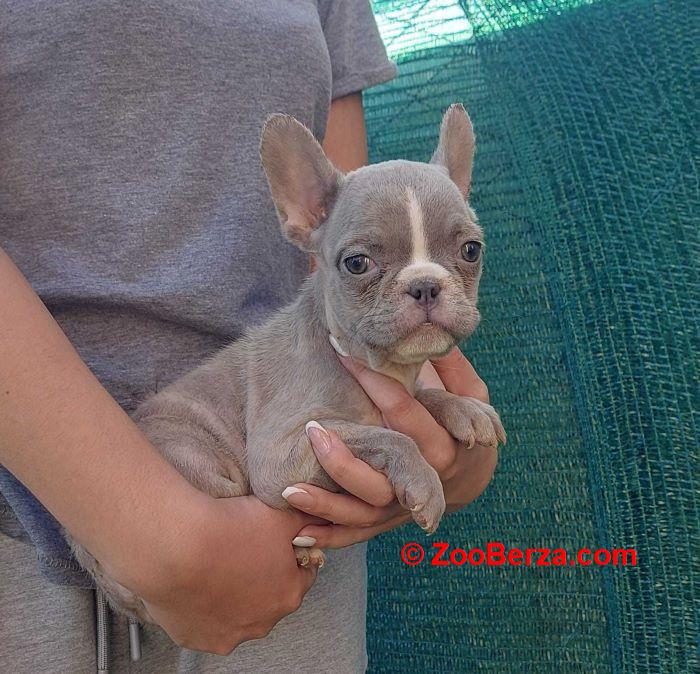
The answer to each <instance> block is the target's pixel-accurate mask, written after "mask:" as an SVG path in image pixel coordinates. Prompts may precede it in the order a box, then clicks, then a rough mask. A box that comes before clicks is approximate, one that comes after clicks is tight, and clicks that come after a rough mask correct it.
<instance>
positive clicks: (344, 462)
mask: <svg viewBox="0 0 700 674" xmlns="http://www.w3.org/2000/svg"><path fill="white" fill-rule="evenodd" d="M306 433H307V435H308V436H309V440H310V441H311V446H312V447H313V450H314V453H315V454H316V457H317V458H318V462H319V463H320V464H321V466H322V467H323V469H324V470H325V471H326V473H328V475H329V476H330V477H331V478H332V479H333V481H334V482H336V483H337V484H338V485H340V486H341V487H342V488H343V489H345V491H347V492H350V493H351V494H353V495H355V496H357V498H359V499H362V500H363V501H366V502H367V503H369V504H371V505H373V506H379V507H381V506H385V505H388V504H389V503H391V502H392V501H393V500H394V490H393V489H392V487H391V485H390V484H389V480H387V478H386V476H385V475H384V474H382V473H380V472H379V471H376V470H374V468H372V467H371V466H369V465H368V464H366V463H365V462H364V461H362V460H361V459H358V458H357V457H355V456H353V454H352V452H351V451H350V450H349V449H348V448H347V446H346V445H345V443H344V442H343V441H342V440H341V439H340V438H339V437H338V435H337V433H335V432H334V431H331V430H326V429H324V428H323V427H322V426H321V425H320V424H319V423H317V422H315V421H310V422H309V423H308V424H307V425H306ZM307 512H308V511H307Z"/></svg>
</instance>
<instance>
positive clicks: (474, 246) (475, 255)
mask: <svg viewBox="0 0 700 674" xmlns="http://www.w3.org/2000/svg"><path fill="white" fill-rule="evenodd" d="M480 255H481V244H480V243H479V242H478V241H467V243H465V244H464V245H463V246H462V257H463V258H464V259H465V260H466V261H467V262H476V261H477V260H478V259H479V256H480Z"/></svg>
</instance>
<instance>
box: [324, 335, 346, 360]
mask: <svg viewBox="0 0 700 674" xmlns="http://www.w3.org/2000/svg"><path fill="white" fill-rule="evenodd" d="M328 341H329V342H330V343H331V346H332V347H333V348H334V349H335V350H336V351H337V352H338V353H339V354H340V355H341V356H345V357H346V358H347V356H349V355H350V354H349V353H348V352H347V351H345V349H343V347H342V346H340V342H339V341H338V340H337V339H336V338H335V337H334V336H333V335H328Z"/></svg>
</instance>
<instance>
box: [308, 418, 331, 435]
mask: <svg viewBox="0 0 700 674" xmlns="http://www.w3.org/2000/svg"><path fill="white" fill-rule="evenodd" d="M309 428H317V429H318V430H319V431H321V433H325V432H326V429H325V428H324V427H323V426H321V424H319V423H318V421H307V422H306V426H304V431H305V433H306V435H308V434H309Z"/></svg>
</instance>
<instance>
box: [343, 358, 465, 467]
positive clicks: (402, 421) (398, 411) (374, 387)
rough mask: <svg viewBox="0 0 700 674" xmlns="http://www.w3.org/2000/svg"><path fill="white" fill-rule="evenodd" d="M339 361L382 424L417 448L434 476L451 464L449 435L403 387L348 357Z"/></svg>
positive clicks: (453, 444) (451, 441) (451, 442)
mask: <svg viewBox="0 0 700 674" xmlns="http://www.w3.org/2000/svg"><path fill="white" fill-rule="evenodd" d="M339 359H340V362H341V363H342V364H343V365H344V366H345V367H346V368H347V370H348V371H349V372H350V373H351V374H352V375H353V376H354V377H355V379H357V381H358V382H359V384H360V386H362V388H363V389H364V390H365V393H367V395H368V396H369V397H370V398H371V400H372V402H374V404H375V405H376V406H377V407H378V408H379V410H380V411H381V413H382V416H383V417H384V421H385V423H386V425H387V426H388V427H389V428H391V429H393V430H395V431H399V432H400V433H403V434H404V435H408V436H409V437H410V438H412V439H413V440H414V441H415V443H416V444H417V445H418V446H419V447H420V450H421V453H422V454H423V456H424V457H425V459H426V461H427V462H428V463H429V464H430V465H431V466H432V467H433V468H435V470H437V471H438V473H440V474H442V472H443V471H445V470H447V469H449V467H450V466H451V465H452V464H453V463H454V459H455V453H456V446H455V442H454V440H453V438H452V436H450V434H449V433H448V432H447V431H446V430H445V429H444V428H443V427H442V426H440V424H438V423H437V422H436V421H435V419H433V417H432V416H431V414H430V412H428V410H427V409H425V407H423V405H421V404H420V403H419V402H418V401H417V400H416V399H415V398H414V397H413V396H412V395H411V394H410V393H409V392H408V391H407V390H406V388H405V387H404V386H403V384H401V383H399V382H398V381H396V379H393V378H391V377H387V376H386V375H383V374H380V373H379V372H375V371H374V370H370V369H369V368H368V367H365V366H364V365H363V364H362V363H360V362H358V361H357V360H354V359H353V358H349V357H347V358H346V357H341V356H339Z"/></svg>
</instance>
